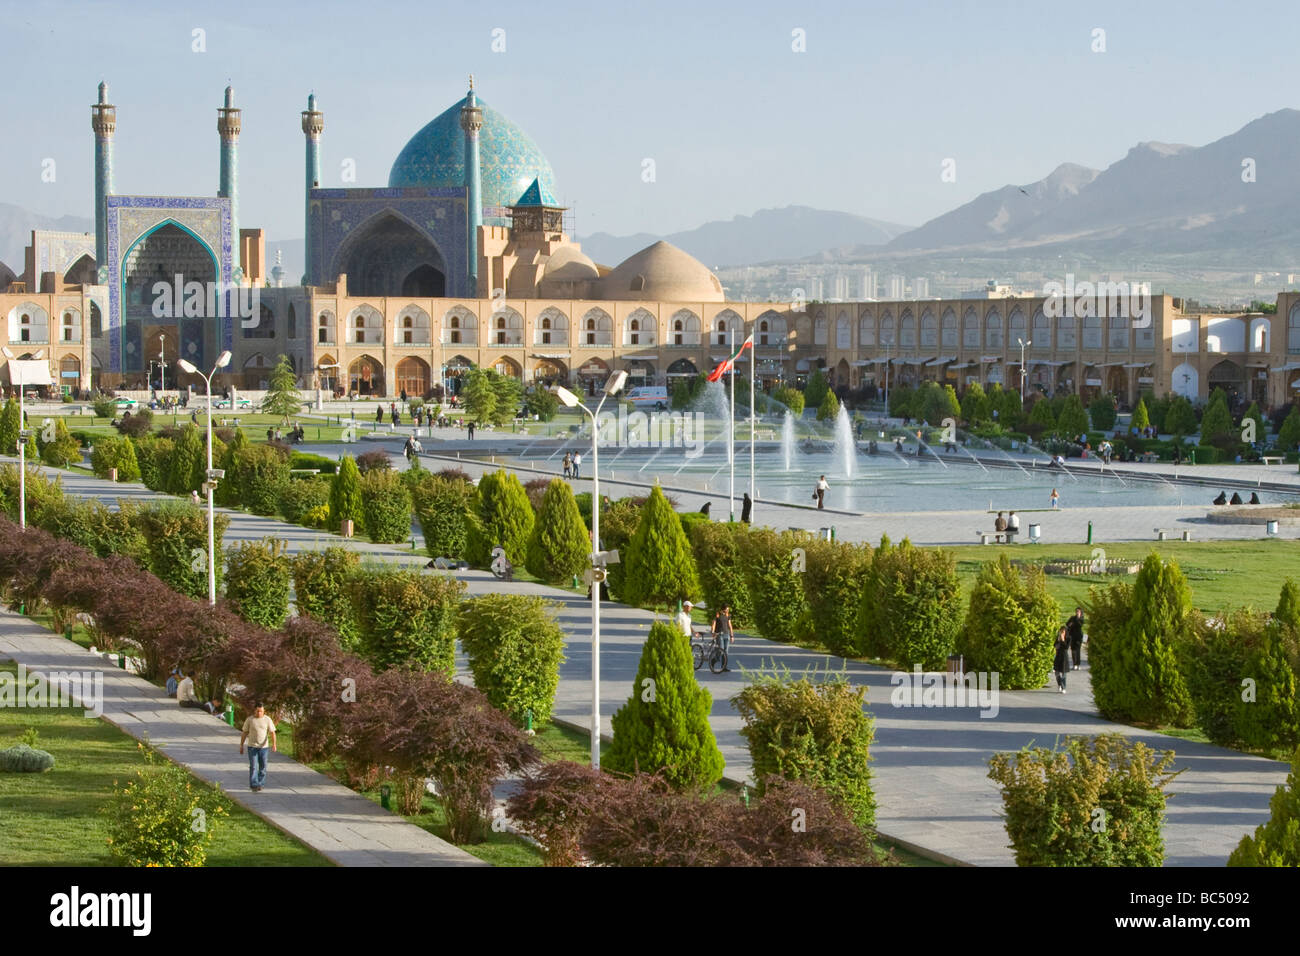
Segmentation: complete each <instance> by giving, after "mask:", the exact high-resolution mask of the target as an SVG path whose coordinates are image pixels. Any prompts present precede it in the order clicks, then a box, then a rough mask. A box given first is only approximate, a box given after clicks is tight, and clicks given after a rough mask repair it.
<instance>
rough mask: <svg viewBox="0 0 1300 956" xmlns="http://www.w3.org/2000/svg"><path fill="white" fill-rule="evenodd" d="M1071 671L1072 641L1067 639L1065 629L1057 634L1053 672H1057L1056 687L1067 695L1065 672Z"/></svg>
mask: <svg viewBox="0 0 1300 956" xmlns="http://www.w3.org/2000/svg"><path fill="white" fill-rule="evenodd" d="M1069 669H1070V639H1069V638H1068V637H1066V634H1065V628H1064V627H1063V628H1061V629H1060V630H1059V631H1057V632H1056V654H1055V656H1054V657H1053V658H1052V670H1054V671H1055V672H1056V686H1057V688H1059V689H1060V691H1061V693H1062V694H1064V693H1065V672H1066V671H1068V670H1069Z"/></svg>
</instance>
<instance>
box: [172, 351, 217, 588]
mask: <svg viewBox="0 0 1300 956" xmlns="http://www.w3.org/2000/svg"><path fill="white" fill-rule="evenodd" d="M177 364H179V365H180V367H181V368H182V369H184V370H185V371H186V372H189V373H190V374H191V375H197V376H198V377H199V378H201V379H203V382H204V384H205V385H207V388H208V470H207V476H208V480H207V481H205V482H204V483H203V490H204V491H206V492H207V493H208V603H209V604H212V605H215V604H216V603H217V546H216V540H215V539H216V535H215V533H214V532H213V524H214V522H215V518H214V514H213V510H212V492H214V491H216V489H217V482H218V481H219V480H220V479H222V478H224V477H226V473H225V472H224V471H222V470H221V469H220V468H213V467H212V376H214V375H216V374H217V370H218V369H223V368H225V367H226V366H227V365H229V364H230V353H229V352H222V353H221V355H220V356H219V357H218V358H217V364H216V365H214V366H213V367H212V371H211V372H209V373H208V374H207V375H204V374H203V373H202V372H200V371H199V370H198V369H197V368H195V367H194V363H192V362H190V361H188V360H187V359H180V360H179V361H178V363H177Z"/></svg>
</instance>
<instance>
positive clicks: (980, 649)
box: [957, 554, 1061, 690]
mask: <svg viewBox="0 0 1300 956" xmlns="http://www.w3.org/2000/svg"><path fill="white" fill-rule="evenodd" d="M1060 614H1061V609H1060V606H1059V605H1058V604H1057V603H1056V600H1055V599H1054V598H1053V597H1052V596H1051V595H1050V594H1049V593H1048V591H1047V576H1046V575H1045V574H1044V573H1043V570H1042V568H1038V567H1029V568H1026V569H1025V570H1024V571H1018V570H1017V569H1016V568H1015V567H1013V566H1012V564H1011V559H1010V558H1008V557H1007V556H1006V555H1005V554H1004V555H1002V556H1001V557H1000V558H998V559H997V560H996V561H989V562H986V563H985V564H984V565H983V566H981V568H980V572H979V577H978V578H977V579H976V581H975V586H974V588H973V589H972V590H971V596H970V611H969V613H967V615H966V625H965V627H964V628H963V629H962V630H961V632H960V633H959V635H958V638H957V651H958V653H960V654H962V655H963V656H964V657H965V661H964V665H965V668H966V670H969V671H988V672H994V673H997V674H998V675H999V681H1000V683H1001V686H1002V687H1004V688H1006V689H1007V690H1036V689H1037V688H1039V687H1042V686H1043V684H1044V683H1045V682H1046V681H1047V679H1048V677H1049V676H1051V673H1052V660H1053V657H1054V654H1055V641H1056V632H1057V629H1058V627H1059V624H1060Z"/></svg>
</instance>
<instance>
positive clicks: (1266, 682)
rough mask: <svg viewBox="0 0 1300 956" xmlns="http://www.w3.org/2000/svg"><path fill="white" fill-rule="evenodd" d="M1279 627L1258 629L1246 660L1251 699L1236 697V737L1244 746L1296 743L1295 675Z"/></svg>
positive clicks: (1299, 729) (1299, 721)
mask: <svg viewBox="0 0 1300 956" xmlns="http://www.w3.org/2000/svg"><path fill="white" fill-rule="evenodd" d="M1284 639H1285V635H1284V632H1283V630H1282V628H1281V627H1277V626H1273V625H1268V624H1266V625H1265V626H1264V627H1263V628H1261V634H1260V641H1259V646H1258V647H1256V648H1254V649H1253V650H1252V651H1251V652H1250V654H1249V656H1248V657H1247V658H1246V661H1247V663H1246V670H1245V675H1244V676H1248V677H1251V678H1253V679H1254V681H1255V684H1254V697H1255V699H1254V700H1242V699H1241V696H1240V694H1239V695H1238V701H1239V702H1238V704H1237V707H1236V720H1235V721H1233V723H1234V724H1235V729H1236V732H1237V736H1239V737H1240V738H1241V740H1242V741H1244V742H1245V744H1246V745H1247V746H1248V747H1255V748H1258V749H1260V750H1272V749H1273V748H1274V747H1279V746H1282V747H1286V748H1288V749H1290V748H1293V747H1295V746H1296V745H1297V744H1300V701H1298V700H1296V673H1295V671H1294V670H1293V669H1292V667H1291V661H1290V659H1289V657H1288V655H1287V653H1286V650H1285V647H1284V644H1283V642H1284Z"/></svg>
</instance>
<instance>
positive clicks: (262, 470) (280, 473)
mask: <svg viewBox="0 0 1300 956" xmlns="http://www.w3.org/2000/svg"><path fill="white" fill-rule="evenodd" d="M230 469H231V470H230V471H227V472H226V478H225V481H226V482H229V484H230V486H231V488H232V490H233V491H234V493H235V494H236V495H237V496H238V497H237V499H236V500H237V501H238V503H239V504H242V505H243V506H244V507H245V508H247V509H248V510H249V511H251V512H252V513H253V514H255V515H273V514H275V513H276V511H277V510H278V508H279V503H280V494H281V492H283V491H284V489H285V487H286V486H288V484H289V456H288V455H286V454H285V452H284V451H283V449H282V448H280V447H279V446H276V445H268V444H259V445H248V446H247V447H246V448H242V449H240V450H239V451H238V452H237V453H236V454H234V455H233V456H232V458H231V464H230ZM218 487H219V486H218Z"/></svg>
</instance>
